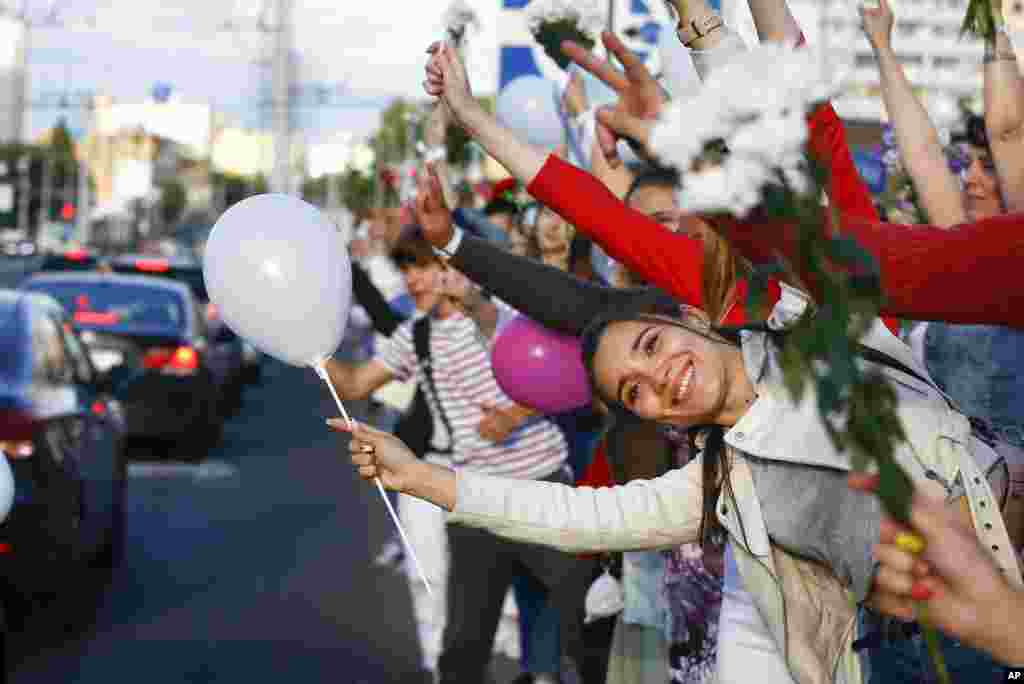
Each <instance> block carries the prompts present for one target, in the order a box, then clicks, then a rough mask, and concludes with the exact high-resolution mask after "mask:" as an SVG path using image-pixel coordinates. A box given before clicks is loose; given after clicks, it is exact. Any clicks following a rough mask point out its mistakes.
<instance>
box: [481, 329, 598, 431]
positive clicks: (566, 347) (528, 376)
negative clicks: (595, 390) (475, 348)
mask: <svg viewBox="0 0 1024 684" xmlns="http://www.w3.org/2000/svg"><path fill="white" fill-rule="evenodd" d="M491 367H492V368H493V370H494V377H495V379H497V381H498V385H499V386H500V387H501V389H502V391H503V392H504V393H505V394H507V395H508V396H509V398H510V399H511V400H512V401H514V402H516V403H517V404H522V405H524V406H528V407H530V408H532V409H536V410H537V411H540V412H541V413H544V414H546V415H551V414H555V413H564V412H566V411H572V410H574V409H578V408H580V407H582V406H587V405H588V404H590V402H591V394H590V383H589V382H588V380H587V371H586V369H584V367H583V357H582V355H581V353H580V341H579V338H576V337H570V336H568V335H561V334H559V333H556V332H553V331H551V330H548V329H547V328H545V327H544V326H542V325H540V324H539V323H535V322H533V321H531V320H530V319H529V318H526V317H525V316H517V317H516V318H514V319H512V320H511V321H509V322H508V323H506V324H505V325H504V326H502V328H501V330H500V331H499V332H498V336H497V338H496V339H495V341H494V346H493V347H492V349H491Z"/></svg>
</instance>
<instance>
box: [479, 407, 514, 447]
mask: <svg viewBox="0 0 1024 684" xmlns="http://www.w3.org/2000/svg"><path fill="white" fill-rule="evenodd" d="M481 408H482V409H483V412H484V417H483V419H482V420H481V421H480V424H479V425H477V428H476V431H477V432H478V433H479V434H480V436H481V437H483V438H484V439H486V440H487V441H489V442H494V443H495V444H500V443H501V442H504V441H505V440H506V439H508V437H509V435H511V434H512V433H513V432H515V430H516V428H517V427H519V423H520V418H519V417H518V416H517V415H516V412H515V407H514V406H507V407H503V406H482V407H481Z"/></svg>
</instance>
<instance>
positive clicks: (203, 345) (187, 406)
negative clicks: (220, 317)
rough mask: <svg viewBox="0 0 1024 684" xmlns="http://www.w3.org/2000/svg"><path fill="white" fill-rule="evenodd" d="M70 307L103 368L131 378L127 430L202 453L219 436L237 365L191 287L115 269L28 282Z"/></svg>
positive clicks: (191, 454) (193, 455)
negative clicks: (218, 348) (218, 345)
mask: <svg viewBox="0 0 1024 684" xmlns="http://www.w3.org/2000/svg"><path fill="white" fill-rule="evenodd" d="M22 289H24V290H28V291H31V292H44V293H46V294H48V295H50V296H52V297H53V298H55V299H57V300H58V301H59V302H61V304H63V305H64V307H65V308H66V309H67V310H68V312H69V313H70V315H71V320H72V322H73V325H74V326H75V328H76V329H77V330H78V331H80V333H81V338H82V341H83V342H84V343H85V344H86V346H87V347H88V350H89V356H90V358H91V359H92V362H93V363H94V364H95V365H96V367H97V368H98V369H100V370H101V371H102V372H105V373H108V374H111V375H112V376H114V377H117V378H119V379H125V378H131V379H132V381H131V382H130V383H129V385H128V386H127V387H126V388H125V390H124V391H123V392H122V393H121V399H122V401H123V403H124V410H125V420H126V423H127V431H128V435H129V436H139V437H153V438H160V439H165V440H173V441H174V442H176V443H177V444H178V445H179V446H180V448H181V452H182V456H184V457H185V458H186V459H189V460H198V459H201V458H203V456H204V455H205V453H206V451H207V450H208V448H209V447H211V446H213V445H214V444H216V443H217V442H218V441H219V439H220V436H221V430H222V428H223V422H224V416H223V414H222V412H221V407H222V404H223V402H222V400H221V399H222V393H223V391H224V388H225V386H226V383H227V382H228V379H229V376H230V374H231V373H232V372H234V368H232V367H230V366H229V365H228V364H227V363H226V362H225V359H224V358H223V357H221V356H219V355H217V354H215V353H212V351H211V350H213V349H215V345H214V341H213V340H211V339H210V336H209V333H208V331H207V327H206V322H205V321H204V320H203V317H202V315H201V314H200V311H199V307H198V305H197V303H196V301H195V297H193V296H192V293H191V292H190V291H189V289H188V288H187V287H185V286H184V285H182V284H181V283H175V282H172V281H170V280H165V279H161V278H149V277H144V276H124V275H117V274H113V273H63V274H37V275H35V276H33V277H32V278H30V279H29V280H28V281H26V282H25V283H24V284H23V285H22Z"/></svg>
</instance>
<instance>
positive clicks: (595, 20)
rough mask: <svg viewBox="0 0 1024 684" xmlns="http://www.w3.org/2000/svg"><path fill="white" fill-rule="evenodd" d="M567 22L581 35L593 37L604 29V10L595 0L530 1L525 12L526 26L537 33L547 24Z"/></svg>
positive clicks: (531, 31)
mask: <svg viewBox="0 0 1024 684" xmlns="http://www.w3.org/2000/svg"><path fill="white" fill-rule="evenodd" d="M562 20H568V21H571V22H574V23H575V24H576V27H577V28H578V29H579V30H580V31H582V32H583V33H585V34H587V35H590V36H593V35H595V34H597V33H600V32H601V29H603V28H604V26H605V24H606V21H605V14H604V10H603V9H602V8H601V6H600V5H599V4H598V2H597V0H532V2H530V4H529V6H528V7H527V10H526V25H527V26H528V27H529V29H530V33H537V31H539V30H540V29H541V26H542V25H544V24H546V23H548V22H555V21H562Z"/></svg>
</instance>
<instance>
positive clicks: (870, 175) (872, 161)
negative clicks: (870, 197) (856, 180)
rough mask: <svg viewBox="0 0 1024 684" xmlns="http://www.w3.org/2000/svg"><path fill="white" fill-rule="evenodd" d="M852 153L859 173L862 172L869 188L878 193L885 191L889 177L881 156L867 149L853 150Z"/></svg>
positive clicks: (862, 176)
mask: <svg viewBox="0 0 1024 684" xmlns="http://www.w3.org/2000/svg"><path fill="white" fill-rule="evenodd" d="M851 154H852V156H853V163H854V165H855V166H856V167H857V173H858V174H860V177H861V179H862V180H863V181H864V184H865V185H867V186H868V190H870V191H871V192H872V193H873V194H876V195H877V194H879V193H882V192H885V184H886V180H887V178H886V171H885V163H883V162H882V160H881V158H880V157H879V156H878V155H877V154H873V153H871V152H869V151H867V150H853V151H852V153H851Z"/></svg>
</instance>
